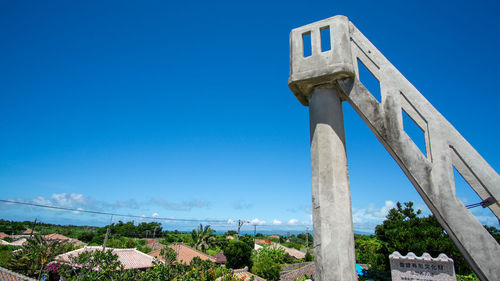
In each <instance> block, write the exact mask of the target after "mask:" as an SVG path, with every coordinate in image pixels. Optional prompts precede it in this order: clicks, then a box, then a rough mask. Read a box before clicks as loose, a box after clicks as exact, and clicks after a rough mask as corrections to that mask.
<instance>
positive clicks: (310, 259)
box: [304, 251, 314, 261]
mask: <svg viewBox="0 0 500 281" xmlns="http://www.w3.org/2000/svg"><path fill="white" fill-rule="evenodd" d="M304 259H305V261H314V257H313V255H312V254H311V253H310V252H309V251H307V252H306V256H305V258H304Z"/></svg>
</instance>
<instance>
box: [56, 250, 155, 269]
mask: <svg viewBox="0 0 500 281" xmlns="http://www.w3.org/2000/svg"><path fill="white" fill-rule="evenodd" d="M97 250H102V247H101V246H85V247H83V248H81V249H78V250H74V251H71V252H67V253H64V254H61V255H59V256H57V257H56V260H58V261H62V262H67V263H69V262H71V260H70V257H76V256H78V255H79V254H81V253H83V252H87V251H97ZM107 250H111V251H112V252H113V254H115V255H117V256H118V261H119V262H120V263H121V264H122V265H123V267H124V268H125V269H140V268H148V267H152V266H153V261H154V258H153V257H152V256H149V255H146V254H144V253H142V252H139V251H137V250H136V249H113V248H106V251H107Z"/></svg>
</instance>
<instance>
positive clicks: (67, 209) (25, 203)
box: [0, 199, 229, 225]
mask: <svg viewBox="0 0 500 281" xmlns="http://www.w3.org/2000/svg"><path fill="white" fill-rule="evenodd" d="M0 202H4V203H11V204H18V205H26V206H33V207H40V208H47V209H55V210H62V211H70V212H81V213H89V214H97V215H107V216H115V217H129V218H139V219H151V220H165V221H181V222H215V223H227V224H228V225H229V223H228V220H217V219H203V220H202V219H179V218H163V217H147V216H137V215H124V214H117V213H109V212H101V211H92V210H83V209H74V208H66V207H56V206H50V205H42V204H35V203H27V202H19V201H12V200H3V199H0Z"/></svg>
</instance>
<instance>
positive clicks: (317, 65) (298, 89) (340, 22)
mask: <svg viewBox="0 0 500 281" xmlns="http://www.w3.org/2000/svg"><path fill="white" fill-rule="evenodd" d="M325 27H328V28H329V30H330V46H331V49H330V50H329V51H326V52H322V51H321V36H320V30H321V29H322V28H325ZM304 34H310V36H311V45H312V46H311V51H312V55H311V56H309V57H304V54H303V50H304V46H303V40H302V37H303V35H304ZM352 76H354V67H353V64H352V59H351V47H350V42H349V20H348V19H347V18H346V17H344V16H335V17H331V18H328V19H325V20H321V21H318V22H315V23H311V24H308V25H305V26H302V27H299V28H295V29H293V30H292V32H291V33H290V78H289V79H288V86H289V87H290V89H291V90H292V92H293V93H294V94H295V96H296V97H297V99H298V100H299V101H300V102H301V103H302V104H303V105H309V95H310V94H311V91H312V90H313V88H314V87H315V86H317V85H324V84H330V85H331V87H333V82H334V81H335V80H337V79H340V78H346V77H352Z"/></svg>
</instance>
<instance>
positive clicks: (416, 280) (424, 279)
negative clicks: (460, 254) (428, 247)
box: [389, 251, 457, 281]
mask: <svg viewBox="0 0 500 281" xmlns="http://www.w3.org/2000/svg"><path fill="white" fill-rule="evenodd" d="M389 260H390V262H391V276H392V280H393V281H434V280H440V281H456V280H457V278H456V277H455V267H454V265H453V259H451V258H449V257H448V256H446V255H445V254H440V255H439V256H438V257H437V258H433V257H431V255H429V254H428V253H424V254H423V255H422V256H421V257H417V256H416V255H415V254H414V253H412V252H409V253H408V255H406V256H402V255H401V254H400V253H399V252H397V251H396V252H394V253H392V254H391V255H390V256H389Z"/></svg>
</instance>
